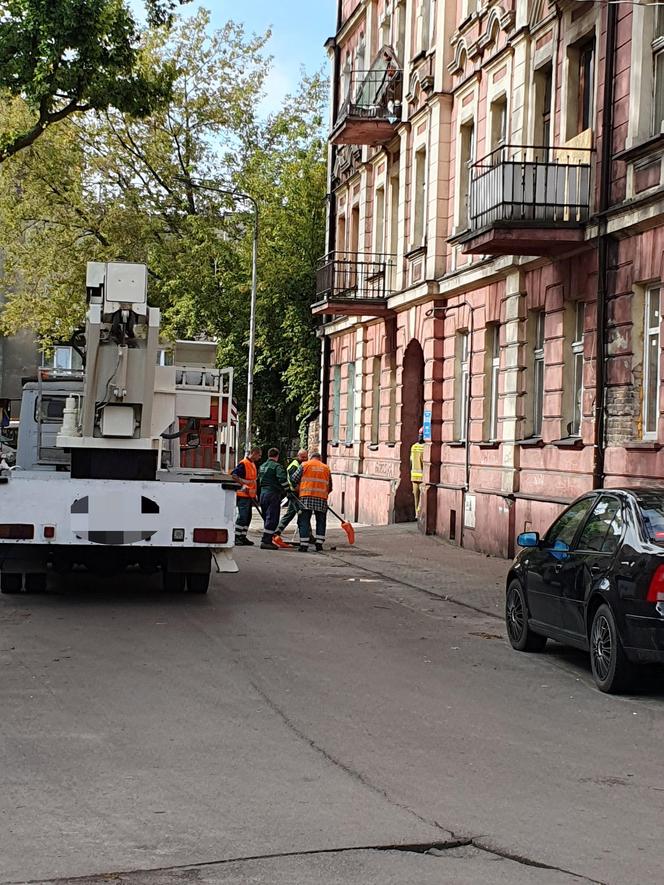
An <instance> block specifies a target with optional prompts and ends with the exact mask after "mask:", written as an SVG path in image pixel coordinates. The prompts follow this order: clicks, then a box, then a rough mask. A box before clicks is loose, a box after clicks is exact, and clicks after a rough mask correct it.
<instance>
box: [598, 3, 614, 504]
mask: <svg viewBox="0 0 664 885" xmlns="http://www.w3.org/2000/svg"><path fill="white" fill-rule="evenodd" d="M617 25H618V7H617V5H616V4H615V3H609V4H607V22H606V66H605V72H604V98H603V103H602V156H601V178H600V190H599V237H598V243H597V262H598V274H597V314H596V338H597V346H596V360H595V367H596V368H595V439H594V455H593V488H595V489H598V488H601V487H602V486H603V485H604V479H605V472H604V456H605V448H606V402H605V399H606V301H607V296H608V294H609V267H608V265H609V257H610V251H611V246H612V242H613V237H612V236H611V235H610V234H609V233H608V232H607V227H608V225H607V218H606V213H607V211H608V209H609V207H610V205H611V171H612V169H611V167H612V159H613V105H614V94H615V83H614V79H615V57H616V32H617Z"/></svg>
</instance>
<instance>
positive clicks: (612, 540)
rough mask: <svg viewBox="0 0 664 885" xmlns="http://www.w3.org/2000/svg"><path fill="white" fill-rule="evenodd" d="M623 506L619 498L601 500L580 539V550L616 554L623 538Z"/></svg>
mask: <svg viewBox="0 0 664 885" xmlns="http://www.w3.org/2000/svg"><path fill="white" fill-rule="evenodd" d="M622 529H623V517H622V506H621V504H620V501H619V499H618V498H613V497H608V496H604V497H602V498H600V499H599V501H598V502H597V506H596V507H595V509H594V510H593V512H592V514H591V515H590V518H589V519H588V522H587V523H586V524H585V526H584V528H583V531H582V532H581V537H580V538H579V544H578V548H579V550H591V551H593V552H595V553H615V552H616V550H617V549H618V546H619V544H620V538H621V537H622Z"/></svg>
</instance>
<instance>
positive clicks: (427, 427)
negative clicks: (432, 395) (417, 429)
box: [422, 410, 431, 442]
mask: <svg viewBox="0 0 664 885" xmlns="http://www.w3.org/2000/svg"><path fill="white" fill-rule="evenodd" d="M422 428H423V433H424V441H425V442H431V412H430V411H428V410H427V411H426V412H425V413H424V420H423V421H422Z"/></svg>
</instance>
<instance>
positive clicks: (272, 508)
mask: <svg viewBox="0 0 664 885" xmlns="http://www.w3.org/2000/svg"><path fill="white" fill-rule="evenodd" d="M258 476H259V481H260V486H261V510H262V511H263V537H262V539H261V550H278V549H279V548H278V547H275V545H274V544H273V543H272V539H273V538H274V536H275V534H276V531H277V523H278V522H279V513H280V512H281V499H282V498H283V497H284V495H285V494H286V493H287V492H288V489H289V486H288V476H287V475H286V471H285V470H284V468H283V467H282V466H281V464H280V463H279V449H270V451H269V452H268V453H267V461H266V462H265V464H261V468H260V470H259V472H258Z"/></svg>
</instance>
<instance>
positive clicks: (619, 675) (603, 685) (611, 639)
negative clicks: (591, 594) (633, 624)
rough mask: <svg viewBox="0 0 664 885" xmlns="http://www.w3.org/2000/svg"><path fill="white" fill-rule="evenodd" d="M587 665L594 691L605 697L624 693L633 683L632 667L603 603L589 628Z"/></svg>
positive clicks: (614, 621)
mask: <svg viewBox="0 0 664 885" xmlns="http://www.w3.org/2000/svg"><path fill="white" fill-rule="evenodd" d="M590 665H591V667H592V673H593V679H594V680H595V684H596V685H597V688H599V690H600V691H604V692H607V694H618V693H619V692H622V691H627V689H629V687H630V686H631V684H632V682H633V681H634V675H635V667H634V664H632V662H631V661H629V660H628V658H627V655H626V654H625V650H624V649H623V647H622V643H621V642H620V637H619V636H618V628H617V626H616V619H615V616H614V614H613V612H612V611H611V608H610V607H609V606H608V605H607V604H606V603H604V604H602V605H600V607H599V608H598V609H597V611H596V612H595V614H594V616H593V621H592V624H591V627H590Z"/></svg>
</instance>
